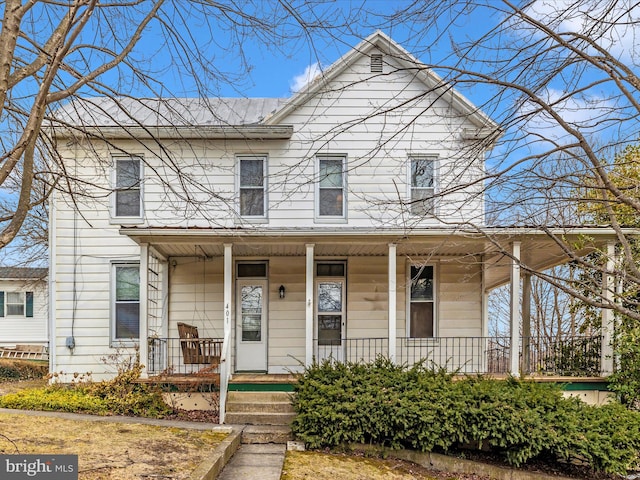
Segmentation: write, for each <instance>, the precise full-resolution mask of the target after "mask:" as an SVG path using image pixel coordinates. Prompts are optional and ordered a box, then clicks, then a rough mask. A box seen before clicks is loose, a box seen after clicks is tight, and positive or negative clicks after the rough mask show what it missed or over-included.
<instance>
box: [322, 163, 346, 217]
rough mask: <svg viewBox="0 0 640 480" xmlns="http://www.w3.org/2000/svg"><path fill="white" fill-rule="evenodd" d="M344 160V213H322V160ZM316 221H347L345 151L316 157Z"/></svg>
mask: <svg viewBox="0 0 640 480" xmlns="http://www.w3.org/2000/svg"><path fill="white" fill-rule="evenodd" d="M338 159H340V160H342V215H320V160H338ZM314 168H315V172H314V173H315V178H316V181H315V182H314V183H315V202H314V204H315V205H314V221H315V223H347V220H348V215H347V212H348V210H347V207H348V203H347V195H348V193H347V192H348V189H347V155H346V154H345V153H335V154H331V153H318V154H316V157H315V167H314Z"/></svg>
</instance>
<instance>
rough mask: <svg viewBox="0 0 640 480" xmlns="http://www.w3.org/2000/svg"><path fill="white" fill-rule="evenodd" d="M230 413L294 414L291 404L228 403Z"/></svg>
mask: <svg viewBox="0 0 640 480" xmlns="http://www.w3.org/2000/svg"><path fill="white" fill-rule="evenodd" d="M229 412H262V413H294V411H293V406H292V405H291V403H290V402H266V403H263V402H260V403H258V402H240V401H237V400H234V401H231V402H227V413H229Z"/></svg>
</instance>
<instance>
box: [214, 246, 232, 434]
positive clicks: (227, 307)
mask: <svg viewBox="0 0 640 480" xmlns="http://www.w3.org/2000/svg"><path fill="white" fill-rule="evenodd" d="M232 248H233V245H232V244H231V243H225V244H224V273H223V275H224V280H223V281H224V287H223V289H224V293H223V304H224V312H223V314H224V323H223V332H224V340H223V342H222V355H221V357H222V358H221V359H220V414H219V415H218V417H219V421H220V424H221V425H222V424H223V423H224V418H225V415H226V408H227V388H228V386H229V378H230V376H231V345H230V343H231V302H232V299H233V256H232V255H233V250H232Z"/></svg>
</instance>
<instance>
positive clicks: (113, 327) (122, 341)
mask: <svg viewBox="0 0 640 480" xmlns="http://www.w3.org/2000/svg"><path fill="white" fill-rule="evenodd" d="M110 268H111V281H110V302H109V303H110V310H111V313H110V322H109V323H110V331H111V334H110V337H111V346H112V347H118V346H136V345H138V344H139V343H140V306H141V298H140V293H141V292H140V290H141V287H142V281H143V276H142V272H140V262H138V261H113V262H111V265H110ZM118 268H137V269H138V274H139V276H138V280H139V283H138V301H137V304H138V336H137V337H126V338H124V337H123V338H118V337H117V336H116V334H117V331H118V323H117V322H118V318H117V314H118V309H117V306H118V304H119V303H124V302H125V301H118V299H117V289H118V285H117V281H118V278H117V277H118V275H117V269H118ZM126 303H128V304H134V303H136V302H134V301H130V300H127V301H126Z"/></svg>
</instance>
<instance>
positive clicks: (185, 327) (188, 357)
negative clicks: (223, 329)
mask: <svg viewBox="0 0 640 480" xmlns="http://www.w3.org/2000/svg"><path fill="white" fill-rule="evenodd" d="M178 335H179V336H180V348H181V349H182V357H183V359H184V363H185V365H186V364H205V365H211V366H212V367H217V366H218V365H219V364H220V355H221V354H222V340H221V339H218V338H200V337H199V336H198V327H196V326H194V325H189V324H187V323H182V322H178Z"/></svg>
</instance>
